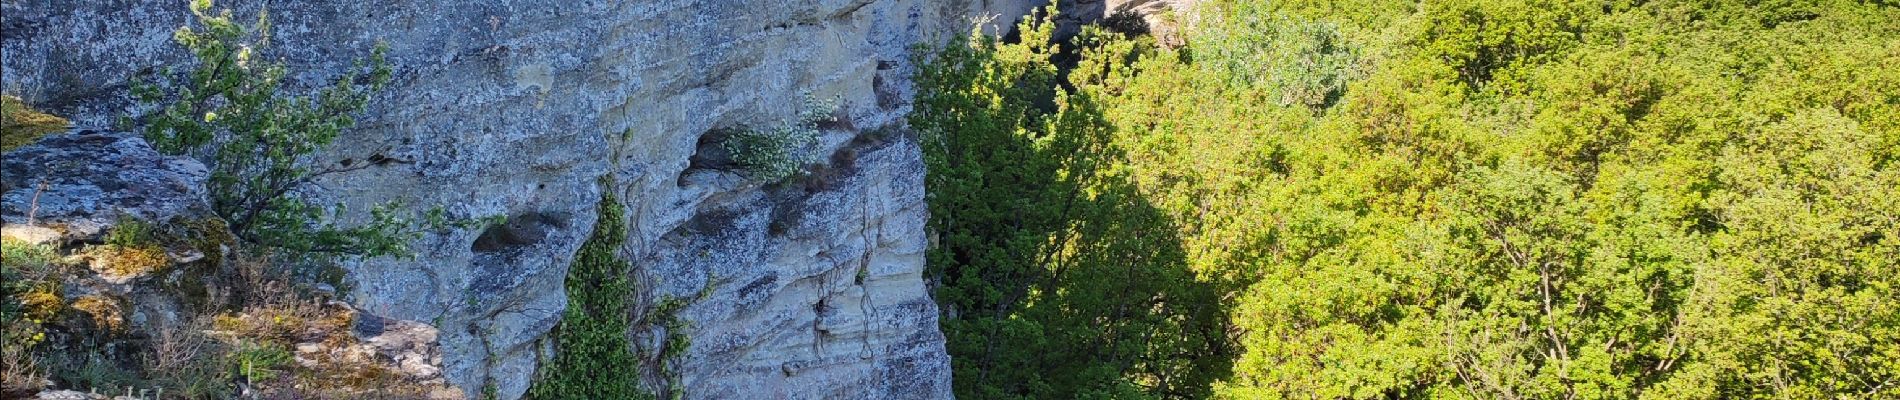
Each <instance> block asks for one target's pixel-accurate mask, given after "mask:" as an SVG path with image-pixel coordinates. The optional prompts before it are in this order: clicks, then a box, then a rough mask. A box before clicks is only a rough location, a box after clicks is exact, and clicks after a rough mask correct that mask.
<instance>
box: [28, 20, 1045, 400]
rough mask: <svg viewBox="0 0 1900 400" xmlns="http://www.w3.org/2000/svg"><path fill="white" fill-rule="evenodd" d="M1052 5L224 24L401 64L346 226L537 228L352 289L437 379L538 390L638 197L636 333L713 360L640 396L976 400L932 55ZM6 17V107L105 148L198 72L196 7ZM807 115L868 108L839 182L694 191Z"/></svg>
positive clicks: (281, 52) (450, 236) (826, 141)
mask: <svg viewBox="0 0 1900 400" xmlns="http://www.w3.org/2000/svg"><path fill="white" fill-rule="evenodd" d="M1037 4H1040V2H1033V1H1027V0H1000V1H998V0H947V1H941V0H810V1H781V0H733V1H707V0H656V1H638V2H613V1H573V2H519V1H497V0H480V1H461V2H437V1H420V0H392V1H378V2H361V1H336V0H311V1H294V2H281V1H280V2H267V1H262V0H227V1H220V2H218V4H217V7H229V8H232V9H233V11H234V13H235V14H236V15H238V16H239V17H240V18H239V19H240V20H247V19H248V18H251V17H254V16H256V15H258V13H259V12H260V10H261V9H263V8H265V7H266V6H267V7H268V14H269V16H270V18H271V23H272V25H273V28H272V35H271V36H272V37H271V43H270V45H269V46H268V47H265V48H262V49H261V50H260V52H261V53H260V54H261V55H262V56H264V57H269V58H273V59H280V60H283V61H284V62H285V63H287V64H288V65H289V67H290V70H291V75H290V76H289V77H288V79H289V80H290V87H293V88H299V87H300V88H309V87H314V86H319V85H322V84H323V83H325V82H326V81H327V80H330V79H334V78H335V77H337V76H340V75H341V74H342V72H343V71H345V70H347V69H348V67H349V66H350V61H351V60H353V59H356V58H361V57H364V56H366V55H367V54H368V52H369V49H370V48H371V47H372V46H373V44H374V43H376V42H378V41H382V42H385V43H387V44H388V45H389V47H390V53H389V60H390V63H391V67H393V68H394V70H395V71H396V74H395V76H394V79H393V81H392V82H391V84H390V86H389V87H388V89H386V90H385V91H383V92H381V93H379V94H378V95H377V96H376V97H375V98H373V99H372V100H371V102H370V109H369V110H368V111H367V112H365V113H364V115H361V116H360V118H358V125H357V128H356V129H354V130H352V131H350V132H346V134H345V135H344V136H343V137H341V138H339V140H338V142H337V144H336V145H335V146H334V148H332V149H330V150H329V151H328V152H327V153H325V154H320V155H318V156H317V158H316V159H317V160H319V161H324V162H337V161H341V160H346V159H351V160H388V161H390V162H387V163H382V165H380V166H379V167H376V168H372V169H367V170H362V171H357V172H353V173H350V174H341V175H333V176H327V177H325V179H324V180H323V181H321V182H319V184H320V187H321V189H320V190H318V191H317V193H314V194H315V195H317V196H320V197H321V200H322V201H325V202H341V203H344V204H347V205H349V206H350V207H349V209H350V210H353V211H356V212H363V211H365V210H368V209H370V208H371V207H370V206H371V205H374V204H381V203H383V202H387V201H402V202H404V203H406V204H409V205H413V206H417V207H426V206H434V205H440V206H442V207H444V209H445V210H446V211H448V213H449V216H451V217H456V218H481V217H489V216H507V217H509V221H510V226H506V227H499V228H489V229H480V228H477V229H467V230H450V231H442V232H437V233H435V234H432V235H431V236H429V237H427V238H425V239H423V240H422V241H421V242H419V243H415V247H416V248H417V249H419V250H420V253H419V254H418V255H417V257H415V258H414V259H413V260H404V259H376V260H369V261H366V262H360V263H355V264H353V265H349V266H347V267H348V268H347V269H348V270H349V272H350V279H351V280H352V281H353V283H355V284H354V285H352V288H353V289H352V293H349V297H350V302H351V303H352V304H353V305H354V306H355V307H357V308H359V309H363V310H371V311H373V312H375V313H376V314H378V315H383V316H387V317H388V318H391V319H396V320H405V321H417V322H418V323H426V324H428V325H430V326H431V328H433V329H435V330H436V331H435V333H434V334H435V335H436V338H435V339H436V340H438V341H439V342H440V344H439V346H440V347H439V351H440V356H439V363H440V365H439V366H433V368H438V369H439V371H440V374H441V376H442V377H444V378H445V379H446V380H447V381H448V382H449V383H452V384H454V385H456V386H458V387H461V388H463V389H464V392H465V393H469V394H470V395H471V396H472V395H475V394H479V393H482V392H483V391H484V390H482V389H483V388H485V387H491V386H492V387H493V388H494V389H495V390H494V392H495V393H496V394H497V395H498V396H499V397H500V398H503V399H513V398H517V397H519V396H520V395H521V394H522V393H523V392H524V391H525V390H526V389H527V387H528V386H529V384H530V381H531V377H532V376H533V373H534V371H535V368H536V367H537V365H538V361H539V360H542V359H545V358H546V357H548V356H550V355H551V354H550V353H549V352H550V351H552V349H553V348H554V347H553V346H552V344H551V343H549V341H548V340H547V339H548V337H549V336H548V332H549V330H550V329H552V328H553V327H554V326H555V324H556V323H557V322H558V321H559V318H560V315H561V312H562V310H563V309H564V308H565V307H566V294H565V293H564V288H563V285H562V283H563V280H564V278H565V275H566V272H567V267H568V264H569V263H570V262H571V261H572V258H573V256H574V253H575V251H576V250H577V249H578V248H579V246H580V244H581V242H582V241H584V240H586V238H587V237H588V236H589V234H590V233H591V232H592V231H593V221H594V220H595V215H594V213H595V204H596V202H597V201H598V199H599V198H600V195H601V193H602V191H603V190H611V191H614V193H616V194H618V195H619V198H621V199H624V201H625V203H626V208H627V210H628V215H627V216H626V218H628V222H629V223H628V226H629V227H630V229H629V235H628V236H629V237H627V238H626V239H627V240H626V244H625V247H624V248H623V250H624V252H625V254H626V255H628V258H629V259H631V260H634V262H635V264H634V270H635V274H636V275H637V276H636V277H635V278H637V282H639V293H638V294H637V296H639V297H640V299H639V300H640V301H638V302H635V303H638V304H641V305H642V306H641V309H636V310H629V312H630V313H634V314H635V315H642V316H647V315H646V313H648V312H649V311H650V309H651V308H652V306H653V305H654V304H656V303H657V302H660V301H664V300H666V299H694V301H692V302H690V304H688V305H687V306H685V307H684V308H683V309H681V310H680V311H679V313H678V316H679V317H680V318H681V320H682V322H684V324H681V326H683V330H684V332H677V333H678V334H683V335H685V336H686V337H688V338H689V339H690V340H691V342H692V345H691V346H690V347H689V348H688V349H687V350H686V351H685V352H684V353H683V354H677V355H674V356H675V357H676V360H677V363H676V364H675V368H674V371H672V374H674V375H676V376H662V375H663V374H661V373H659V372H658V371H656V370H655V369H653V368H649V367H650V366H628V369H627V371H628V373H641V374H643V377H644V379H646V381H648V382H650V383H651V384H652V385H654V386H655V388H656V389H657V388H660V387H661V386H663V385H667V384H668V383H669V382H677V384H678V386H679V387H680V389H681V390H682V391H683V393H684V394H685V397H687V398H852V399H857V398H872V399H880V398H891V399H900V398H901V399H910V398H947V397H949V389H950V388H949V380H950V371H949V359H948V356H947V355H945V354H944V351H943V337H942V334H941V333H940V332H939V331H938V330H937V321H936V318H937V310H936V307H935V305H934V304H933V303H932V302H931V301H930V298H929V295H928V293H927V291H926V290H925V286H924V282H923V281H922V279H921V271H922V269H923V257H922V252H923V249H924V247H925V244H924V232H923V225H924V222H925V213H926V211H925V209H924V205H923V193H922V190H923V189H922V185H923V183H922V174H923V170H922V162H921V160H920V158H919V157H918V154H917V153H918V147H917V145H916V143H915V141H914V140H913V139H909V138H907V137H906V134H904V133H903V132H902V131H903V130H902V128H901V126H899V125H901V121H900V120H901V118H902V115H903V114H904V113H905V112H906V111H908V105H907V103H908V101H909V100H908V99H909V98H910V97H911V92H912V87H911V84H910V83H909V82H908V78H907V77H908V76H909V73H910V72H911V71H912V69H913V67H914V66H913V65H911V61H910V49H911V48H912V46H914V45H917V44H920V43H932V42H934V41H936V40H939V39H943V38H946V37H948V35H958V34H965V33H968V32H969V31H970V28H971V26H972V25H971V24H973V23H976V22H973V21H987V23H989V24H991V25H992V26H993V27H992V29H995V28H994V26H997V25H1000V26H1007V25H1010V24H1012V23H1013V22H1014V21H1015V19H1016V18H1017V17H1019V16H1021V15H1024V14H1025V13H1026V12H1027V11H1028V9H1029V8H1030V7H1031V6H1033V5H1037ZM0 11H4V12H0V28H4V31H5V34H4V35H0V50H4V51H3V52H0V64H4V65H6V68H4V69H0V78H3V79H0V81H4V87H0V90H4V91H5V92H7V93H9V94H14V95H18V96H19V97H21V98H23V99H25V100H26V101H27V102H29V103H31V104H34V105H35V106H36V107H38V108H40V109H42V110H46V111H49V112H53V113H55V114H58V115H62V116H65V117H68V118H70V119H72V120H73V121H74V123H75V124H77V125H78V126H80V127H82V128H95V129H97V128H100V127H104V126H108V125H109V123H110V122H111V121H113V120H114V119H116V118H117V117H119V116H122V115H126V114H128V113H130V112H132V111H134V108H133V106H132V105H131V104H129V101H127V100H126V96H125V90H126V88H127V83H128V81H129V80H130V79H131V78H132V77H134V76H135V75H137V74H138V73H140V72H141V71H146V70H148V69H149V68H152V67H158V66H165V65H175V64H176V63H179V62H181V61H183V60H186V59H187V57H186V54H184V52H183V51H182V50H181V49H180V48H179V47H178V46H175V45H173V44H172V43H171V35H172V31H173V30H174V29H176V28H177V27H179V26H182V25H184V24H186V23H187V21H188V20H189V19H190V12H189V11H188V10H187V9H186V7H185V4H184V2H180V1H138V2H97V1H79V0H37V1H19V2H12V1H10V2H4V3H0ZM807 94H809V95H813V96H818V97H828V98H836V99H839V100H840V104H841V106H842V109H841V111H840V112H839V115H838V121H837V122H836V123H832V124H827V125H826V126H823V127H822V128H823V131H822V135H821V137H820V144H819V147H820V148H819V149H818V152H819V154H823V155H828V157H819V159H820V162H818V163H815V164H814V165H808V166H807V167H808V169H810V170H811V171H812V172H811V173H809V174H806V175H805V176H804V177H801V178H795V179H794V180H792V181H789V182H785V183H779V184H767V183H764V182H756V181H754V180H751V179H748V178H746V177H745V176H743V175H742V174H740V173H739V172H738V171H734V170H731V169H729V168H725V167H720V166H717V165H712V166H707V165H700V166H695V165H694V163H693V160H694V159H695V157H694V156H695V154H696V153H697V152H698V151H699V149H701V148H705V147H709V146H701V143H700V142H701V139H702V137H703V136H706V135H707V134H708V133H709V132H716V131H719V130H722V129H741V128H746V127H764V126H774V125H777V124H781V123H784V122H785V121H787V120H789V119H791V118H794V117H795V115H796V113H797V108H798V107H799V104H800V103H801V101H800V100H801V97H802V96H804V95H807ZM710 147H717V146H710ZM603 176H606V177H610V179H608V180H606V181H604V182H603V181H602V180H601V179H600V178H601V177H603ZM103 192H104V191H103V190H102V194H103ZM8 193H9V194H8V196H12V194H11V193H12V187H11V186H9V192H8ZM115 193H116V192H115ZM8 199H9V200H8V201H12V200H10V199H11V197H8ZM364 217H365V216H362V215H352V216H348V218H354V219H358V220H360V219H361V218H364ZM9 218H11V217H9ZM701 293H704V294H705V296H703V297H701V296H698V295H699V294H701ZM647 319H649V320H650V319H651V318H647ZM671 333H675V332H666V331H665V330H664V327H661V326H654V325H652V324H648V325H642V326H637V327H635V329H633V330H632V331H631V332H629V333H628V334H629V335H630V336H631V337H632V338H633V339H634V342H635V343H636V344H637V345H638V346H642V347H646V348H649V349H650V348H655V346H654V345H655V343H657V341H659V340H663V338H664V337H665V336H666V335H668V334H671ZM648 356H649V357H659V355H654V354H650V353H649V354H648ZM434 358H435V357H433V356H431V357H423V358H419V359H429V360H433V359H434ZM431 362H434V361H431ZM649 362H650V363H654V362H657V360H649ZM416 368H417V370H418V371H424V372H433V371H435V370H434V369H431V368H426V367H424V366H417V367H416Z"/></svg>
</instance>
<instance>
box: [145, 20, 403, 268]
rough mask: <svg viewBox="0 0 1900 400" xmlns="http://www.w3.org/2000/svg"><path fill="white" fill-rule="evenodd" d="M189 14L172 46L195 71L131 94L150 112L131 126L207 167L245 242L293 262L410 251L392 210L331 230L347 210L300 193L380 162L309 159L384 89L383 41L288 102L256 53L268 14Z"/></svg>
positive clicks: (276, 66)
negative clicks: (243, 19) (245, 18)
mask: <svg viewBox="0 0 1900 400" xmlns="http://www.w3.org/2000/svg"><path fill="white" fill-rule="evenodd" d="M191 10H192V12H193V14H194V15H196V17H197V21H196V22H197V25H198V27H197V28H194V27H192V26H185V27H181V28H179V29H178V31H177V32H175V33H174V35H173V39H174V41H176V42H177V43H178V44H179V45H181V46H184V47H185V49H186V50H189V51H190V53H191V54H192V56H194V57H195V58H196V60H197V62H196V64H195V67H194V68H193V69H192V70H191V71H190V72H188V73H186V74H183V76H182V78H178V77H174V76H173V74H171V73H169V72H167V73H162V74H160V76H158V77H157V78H159V80H158V83H151V84H138V85H134V88H133V95H134V96H135V97H137V98H138V99H139V100H140V101H142V102H145V103H146V104H148V105H152V106H154V108H153V110H152V111H151V112H149V113H147V114H146V115H143V116H142V117H141V118H140V119H139V120H138V121H131V122H137V123H142V124H144V125H143V127H144V130H145V137H146V139H147V140H149V141H151V143H152V145H153V147H156V148H158V149H159V150H160V151H164V152H167V153H172V154H191V155H194V156H198V158H200V159H201V160H204V161H205V164H206V165H207V166H209V167H210V169H211V180H210V181H209V182H208V184H207V186H208V189H209V192H210V194H211V205H212V208H213V210H214V211H215V212H216V213H217V214H218V216H219V217H222V218H224V219H225V220H226V221H228V222H229V225H230V229H231V232H233V233H235V234H237V235H238V236H239V237H241V238H244V239H246V240H248V241H250V242H253V243H260V244H265V245H267V246H270V247H274V248H280V249H285V250H290V251H291V252H293V253H299V254H348V255H357V256H371V257H373V256H383V255H402V254H406V253H407V252H408V248H407V246H408V243H409V241H411V240H413V239H415V238H416V237H417V236H418V231H417V230H415V229H413V228H414V223H413V222H412V221H407V220H406V219H405V218H403V217H401V216H398V215H397V214H396V208H397V207H396V205H395V204H385V205H382V206H378V207H376V208H375V209H372V210H370V211H371V212H370V214H371V215H370V216H371V218H370V222H369V223H366V224H362V225H360V226H354V227H342V226H338V225H337V224H336V223H335V222H336V218H335V217H336V216H337V215H341V214H344V213H345V210H344V209H343V207H342V206H341V205H338V206H336V207H324V206H320V205H317V204H311V203H309V202H308V201H306V196H305V195H306V194H308V193H304V192H302V191H304V190H308V189H310V187H311V186H312V185H311V183H312V182H313V181H314V180H315V179H317V178H318V177H322V176H324V175H330V174H337V173H343V172H349V171H355V170H361V169H364V168H369V167H372V166H375V165H377V163H375V162H371V161H360V162H359V161H344V162H342V163H338V164H335V165H319V163H316V162H314V161H313V160H312V157H313V155H314V154H316V153H317V152H318V151H320V150H323V149H325V148H326V147H328V146H329V145H330V143H331V142H333V141H335V140H336V138H337V137H338V135H340V134H342V133H343V132H344V131H345V130H347V129H349V128H350V127H351V126H353V125H354V124H355V118H354V114H356V113H357V112H359V111H361V110H362V109H363V108H364V106H366V105H367V104H368V102H369V99H370V96H371V94H373V93H374V92H375V91H377V90H379V89H381V88H382V87H383V85H384V84H386V83H388V82H389V77H390V69H389V66H388V64H387V63H386V62H385V61H384V59H383V53H384V51H385V49H384V48H383V47H382V46H381V45H378V47H377V48H376V49H375V51H373V52H372V53H371V55H370V57H369V59H368V60H366V61H358V62H357V63H356V66H355V68H354V70H355V71H352V72H351V73H349V74H346V75H345V76H343V77H339V78H338V79H337V81H336V83H335V84H334V85H331V86H329V87H326V88H323V89H321V90H319V91H317V93H316V94H314V95H311V96H308V97H300V96H291V95H285V94H284V93H283V87H282V86H283V84H284V76H285V74H286V73H287V69H286V68H285V67H284V64H283V63H282V62H270V61H266V60H262V59H261V58H262V56H261V55H259V54H258V52H259V51H261V50H262V49H261V47H262V46H264V45H265V44H267V43H268V42H269V32H270V23H269V19H268V16H267V15H259V16H258V21H257V23H256V24H255V25H253V26H251V27H248V28H247V27H245V26H243V25H241V24H238V23H237V22H236V21H235V20H234V19H233V17H232V15H231V13H230V11H228V10H226V11H223V12H220V13H216V14H213V13H212V11H211V2H210V1H209V0H198V1H193V2H192V4H191ZM167 70H169V68H167ZM174 78H176V79H174ZM431 217H432V218H431V219H439V217H438V216H433V215H432V216H431ZM438 222H439V221H438Z"/></svg>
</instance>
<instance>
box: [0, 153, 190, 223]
mask: <svg viewBox="0 0 1900 400" xmlns="http://www.w3.org/2000/svg"><path fill="white" fill-rule="evenodd" d="M209 177H210V172H209V171H207V170H206V169H205V166H204V164H200V163H198V162H197V161H195V160H192V159H189V158H185V157H171V156H165V155H162V154H159V153H158V151H157V150H153V149H152V147H151V146H150V145H147V144H146V143H145V139H143V138H140V137H139V136H138V135H134V134H130V133H123V132H95V131H81V132H78V133H72V134H65V135H54V136H49V137H46V138H44V139H41V140H40V141H39V142H38V143H36V144H34V145H31V146H26V147H21V148H19V149H15V150H14V151H11V152H7V153H6V156H5V159H4V160H0V218H5V220H6V227H5V228H3V229H4V230H5V231H6V233H7V236H8V237H16V238H24V237H27V236H38V238H34V239H28V240H27V241H28V242H41V241H54V240H61V239H82V238H90V237H94V236H97V235H99V234H101V233H103V232H104V231H105V230H106V228H108V227H111V226H113V225H114V223H115V222H117V221H118V219H119V218H120V217H121V216H125V217H132V218H138V219H143V220H152V221H165V220H171V219H173V218H176V217H189V216H197V215H204V214H203V213H206V212H207V211H208V210H209V206H208V205H207V203H205V201H206V200H205V186H204V185H205V180H206V179H209ZM29 220H30V221H29ZM48 225H52V226H59V227H61V229H57V230H52V229H49V228H44V226H48ZM46 230H51V231H56V233H57V234H55V235H52V237H47V235H41V234H36V233H37V232H38V231H46ZM16 235H17V236H16ZM62 236H63V237H62Z"/></svg>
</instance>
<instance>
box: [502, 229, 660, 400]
mask: <svg viewBox="0 0 1900 400" xmlns="http://www.w3.org/2000/svg"><path fill="white" fill-rule="evenodd" d="M623 218H625V215H624V214H623V211H622V209H621V206H620V203H619V202H618V201H617V200H615V199H614V197H613V194H611V193H602V194H601V199H600V217H599V218H598V219H597V220H596V222H595V223H594V234H593V235H592V236H590V237H588V238H587V242H585V243H582V244H581V249H580V252H578V253H576V254H575V256H574V263H573V264H572V265H571V266H569V267H568V272H567V285H566V287H567V310H565V311H562V312H561V323H560V325H557V326H555V328H554V333H553V337H554V343H555V346H556V349H555V356H554V359H552V360H548V361H547V362H546V363H544V364H543V365H541V368H540V370H539V374H540V375H539V376H536V377H535V380H534V386H532V387H530V388H529V389H528V394H527V398H529V399H648V398H653V395H652V394H650V393H647V392H646V391H645V390H643V389H642V388H641V387H640V381H639V379H640V378H639V377H640V376H641V375H640V374H637V373H634V372H633V368H635V366H638V365H642V363H641V362H640V360H639V359H638V358H637V357H635V356H634V353H633V343H631V342H630V341H629V340H628V339H627V327H628V324H629V322H630V320H629V315H628V313H629V312H630V311H629V310H631V309H632V308H631V306H632V302H633V298H634V293H633V283H632V281H630V280H629V278H628V276H629V275H628V274H629V271H628V270H629V269H630V268H632V264H631V263H629V262H628V261H627V260H626V259H625V258H623V257H621V256H620V251H621V250H620V247H621V245H622V244H623V243H625V241H626V239H627V226H626V222H624V221H622V219H623Z"/></svg>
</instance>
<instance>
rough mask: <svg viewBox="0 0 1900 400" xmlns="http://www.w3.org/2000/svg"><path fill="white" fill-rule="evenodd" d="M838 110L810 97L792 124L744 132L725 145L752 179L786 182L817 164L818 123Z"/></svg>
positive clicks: (733, 136)
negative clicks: (808, 166) (806, 167)
mask: <svg viewBox="0 0 1900 400" xmlns="http://www.w3.org/2000/svg"><path fill="white" fill-rule="evenodd" d="M837 109H838V103H837V101H836V100H825V99H819V98H817V97H813V96H810V95H807V96H804V103H803V104H802V105H801V107H800V108H799V111H798V117H797V118H795V119H794V120H792V121H791V122H787V123H785V124H783V125H779V126H777V127H774V128H771V129H765V130H757V129H745V130H741V131H739V132H736V133H733V135H732V136H731V137H728V138H726V141H725V142H724V143H723V146H724V148H725V150H726V152H727V153H730V154H731V155H732V160H733V161H734V162H736V163H738V164H739V166H740V167H742V168H745V170H746V173H747V174H748V175H751V176H752V178H754V179H758V180H762V181H766V182H778V181H781V180H785V179H786V178H790V177H792V176H794V175H797V174H798V173H799V172H801V171H803V170H804V168H805V165H807V164H811V163H812V162H815V161H818V159H817V156H818V155H817V151H818V149H817V148H816V147H817V146H818V144H819V143H818V139H819V134H820V133H819V132H818V123H819V122H820V121H824V120H825V119H826V118H831V116H832V114H833V113H835V112H837Z"/></svg>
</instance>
